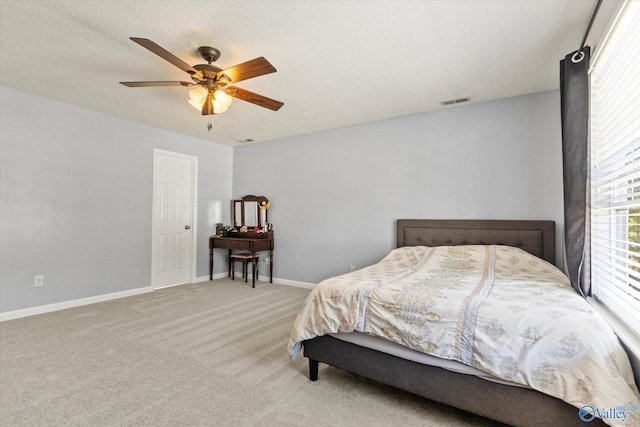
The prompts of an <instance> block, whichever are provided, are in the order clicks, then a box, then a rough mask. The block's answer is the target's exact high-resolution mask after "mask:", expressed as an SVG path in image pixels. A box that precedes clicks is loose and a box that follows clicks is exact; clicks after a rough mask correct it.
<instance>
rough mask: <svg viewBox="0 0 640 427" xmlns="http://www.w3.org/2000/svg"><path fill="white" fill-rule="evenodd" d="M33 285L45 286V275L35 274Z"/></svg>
mask: <svg viewBox="0 0 640 427" xmlns="http://www.w3.org/2000/svg"><path fill="white" fill-rule="evenodd" d="M33 286H34V287H36V288H38V287H40V286H44V276H34V277H33Z"/></svg>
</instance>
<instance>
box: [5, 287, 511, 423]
mask: <svg viewBox="0 0 640 427" xmlns="http://www.w3.org/2000/svg"><path fill="white" fill-rule="evenodd" d="M308 293H309V291H308V290H307V289H300V288H295V287H289V286H282V285H274V284H268V283H263V282H259V283H256V289H252V288H251V287H250V286H249V285H247V284H245V283H244V282H243V281H239V280H236V281H231V280H228V279H220V280H216V281H213V282H203V283H196V284H188V285H182V286H176V287H172V288H165V289H160V290H157V291H155V292H153V293H149V294H143V295H138V296H134V297H129V298H123V299H119V300H114V301H109V302H104V303H99V304H93V305H88V306H84V307H78V308H73V309H69V310H63V311H58V312H55V313H49V314H44V315H40V316H33V317H28V318H22V319H17V320H10V321H6V322H2V323H1V324H0V424H2V425H3V426H125V425H126V426H362V425H366V426H399V425H422V426H470V425H499V424H498V423H493V422H491V421H489V420H487V419H485V418H481V417H476V416H474V415H471V414H468V413H465V412H462V411H458V410H455V409H453V408H450V407H448V406H445V405H441V404H437V403H434V402H431V401H428V400H426V399H422V398H420V397H418V396H415V395H412V394H410V393H405V392H402V391H399V390H397V389H394V388H391V387H387V386H384V385H381V384H379V383H375V382H372V381H369V380H366V379H363V378H361V377H357V376H355V375H352V374H349V373H347V372H344V371H341V370H338V369H335V368H332V367H328V366H326V365H323V364H321V365H320V366H321V368H320V374H319V375H320V379H319V381H317V382H311V381H309V380H308V377H307V363H306V359H304V358H303V357H300V358H298V359H297V360H296V361H293V362H291V361H289V360H288V355H287V352H286V345H287V340H288V338H289V333H290V331H291V326H292V324H293V321H294V319H295V316H296V314H297V312H298V310H299V309H300V307H301V305H302V303H303V301H304V299H305V298H306V296H307V294H308Z"/></svg>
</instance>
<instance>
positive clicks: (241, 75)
mask: <svg viewBox="0 0 640 427" xmlns="http://www.w3.org/2000/svg"><path fill="white" fill-rule="evenodd" d="M276 71H278V70H276V69H275V67H274V66H273V65H271V63H270V62H269V61H267V60H266V59H265V58H263V57H262V56H261V57H260V58H256V59H252V60H251V61H247V62H243V63H242V64H238V65H234V66H233V67H231V68H227V69H226V70H222V71H220V72H218V78H220V77H221V76H222V75H226V76H227V77H229V78H230V79H231V82H232V83H237V82H239V81H242V80H247V79H252V78H254V77H258V76H263V75H265V74H269V73H275V72H276Z"/></svg>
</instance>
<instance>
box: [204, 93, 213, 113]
mask: <svg viewBox="0 0 640 427" xmlns="http://www.w3.org/2000/svg"><path fill="white" fill-rule="evenodd" d="M211 114H215V112H214V111H213V93H212V92H209V93H208V94H207V99H205V101H204V104H202V115H203V116H208V115H211Z"/></svg>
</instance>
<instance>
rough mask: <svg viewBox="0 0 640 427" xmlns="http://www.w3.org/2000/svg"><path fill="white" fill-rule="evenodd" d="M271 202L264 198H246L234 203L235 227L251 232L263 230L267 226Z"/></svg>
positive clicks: (250, 196)
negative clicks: (257, 229)
mask: <svg viewBox="0 0 640 427" xmlns="http://www.w3.org/2000/svg"><path fill="white" fill-rule="evenodd" d="M269 205H270V202H269V200H268V199H267V198H266V197H264V196H252V195H249V196H244V197H243V198H242V199H241V200H234V201H233V227H234V228H236V229H240V228H241V227H247V228H248V229H249V230H251V229H254V228H256V227H258V228H262V227H263V226H264V225H265V224H267V222H268V220H267V210H268V209H267V208H268V207H269Z"/></svg>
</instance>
